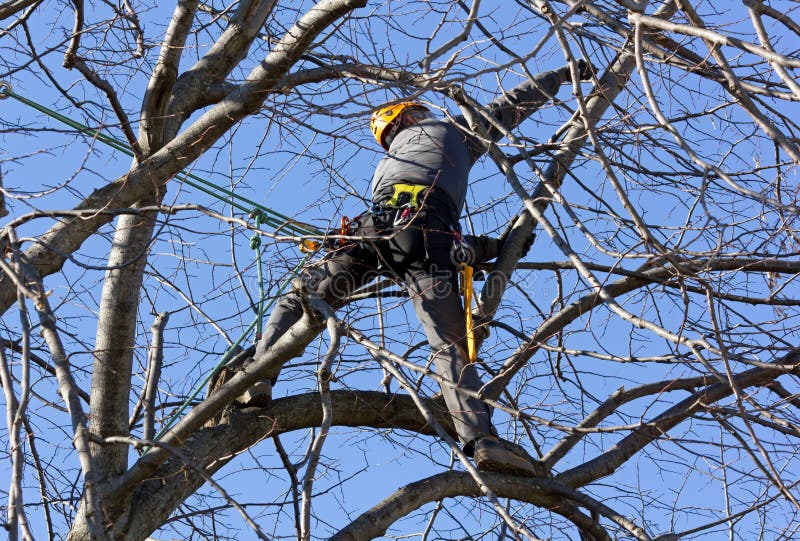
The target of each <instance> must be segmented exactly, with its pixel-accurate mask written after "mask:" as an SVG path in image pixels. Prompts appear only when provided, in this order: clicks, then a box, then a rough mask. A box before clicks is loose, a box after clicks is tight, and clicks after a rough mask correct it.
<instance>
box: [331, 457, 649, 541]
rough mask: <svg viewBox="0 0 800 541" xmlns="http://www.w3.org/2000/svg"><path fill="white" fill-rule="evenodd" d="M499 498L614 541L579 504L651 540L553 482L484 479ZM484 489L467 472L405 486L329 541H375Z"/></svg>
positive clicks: (502, 477) (493, 476)
mask: <svg viewBox="0 0 800 541" xmlns="http://www.w3.org/2000/svg"><path fill="white" fill-rule="evenodd" d="M482 475H483V476H484V478H485V480H486V482H487V483H488V484H489V486H490V487H491V488H492V490H493V491H494V492H496V493H497V495H498V496H500V497H503V498H513V499H515V500H519V501H523V502H528V503H530V504H532V505H536V506H539V507H544V508H547V509H550V510H552V511H553V512H555V513H558V514H560V515H563V516H565V517H567V518H568V519H569V520H570V521H572V522H573V523H574V524H575V525H576V526H578V527H579V528H580V529H581V530H584V531H586V532H589V533H591V534H592V535H594V536H595V537H596V538H597V539H598V540H599V539H609V536H608V534H607V533H606V532H605V531H604V530H603V529H602V528H601V527H600V526H599V524H597V522H595V521H594V520H592V519H591V518H589V517H587V516H585V515H583V514H581V513H580V512H578V511H577V509H576V508H575V506H574V503H573V502H575V503H579V504H580V505H582V506H585V507H588V508H590V509H592V510H597V511H600V513H601V514H603V515H604V516H606V517H608V518H610V519H612V520H614V521H615V522H617V524H619V525H620V526H622V527H624V528H625V529H627V530H628V531H629V532H630V533H631V534H633V535H634V536H635V537H636V539H641V540H649V539H650V537H649V536H648V535H647V534H646V533H645V532H644V530H643V529H641V528H640V527H638V526H636V525H635V524H633V523H631V522H630V521H629V520H627V519H625V518H624V517H623V516H622V515H620V514H619V513H616V512H615V511H613V510H611V509H609V508H608V507H607V506H605V505H604V504H602V503H600V502H598V501H596V500H593V499H592V498H589V497H588V496H586V495H584V494H580V493H578V492H576V491H574V490H571V489H569V488H567V487H564V486H563V485H559V483H557V482H555V481H552V480H550V479H528V478H522V477H517V476H512V475H504V474H499V473H484V474H482ZM480 495H481V490H480V488H479V487H478V485H477V484H476V483H475V481H474V479H472V478H471V477H470V475H469V474H468V473H466V472H455V471H450V472H445V473H441V474H438V475H434V476H433V477H429V478H427V479H423V480H421V481H416V482H414V483H411V484H409V485H406V486H404V487H402V488H401V489H400V490H398V491H397V492H395V493H394V494H392V495H391V496H390V497H388V498H386V499H385V500H384V501H382V502H380V503H379V504H377V505H376V506H375V507H373V508H372V509H370V510H369V511H367V512H365V513H364V514H362V515H361V516H359V517H357V518H356V519H355V520H353V521H352V522H351V523H350V524H348V525H347V526H346V527H345V528H343V529H342V530H340V531H339V532H337V533H336V534H335V535H334V536H333V537H331V538H330V539H329V541H363V540H365V539H375V538H376V537H381V536H383V535H384V534H385V533H386V530H387V529H388V528H389V526H391V525H392V523H394V522H395V521H396V520H398V519H400V518H402V517H404V516H406V515H408V514H409V513H411V512H413V511H414V510H415V509H418V508H420V507H422V506H423V505H425V504H426V503H429V502H434V501H437V500H441V499H444V498H454V497H458V496H466V497H472V498H474V497H478V496H480Z"/></svg>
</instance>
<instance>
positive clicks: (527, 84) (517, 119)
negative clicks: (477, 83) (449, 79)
mask: <svg viewBox="0 0 800 541" xmlns="http://www.w3.org/2000/svg"><path fill="white" fill-rule="evenodd" d="M578 71H579V73H580V77H581V80H588V79H591V78H592V76H593V74H594V72H595V70H594V67H593V66H592V65H591V64H590V63H588V62H586V61H585V60H583V59H581V60H579V61H578ZM569 80H570V72H569V66H564V67H563V68H561V69H558V70H555V71H545V72H542V73H539V74H537V75H535V76H534V77H533V78H532V79H528V80H527V81H524V82H522V83H520V84H519V85H517V86H516V87H514V88H512V89H511V90H509V91H508V92H504V93H503V95H501V96H499V97H497V98H496V99H494V100H492V101H491V102H489V103H488V104H487V105H486V110H487V111H488V113H489V114H490V115H491V116H492V117H494V118H495V119H496V120H497V121H499V122H500V123H501V124H502V125H503V126H504V127H505V128H507V129H509V130H512V129H514V128H516V127H517V126H519V125H520V124H521V123H522V122H523V121H524V120H525V119H526V118H528V117H529V116H530V115H531V114H533V113H534V112H535V111H536V110H537V109H539V108H540V107H541V106H542V105H544V104H545V103H547V102H548V101H550V100H551V99H553V97H555V95H556V94H557V93H558V90H559V88H560V87H561V85H562V84H563V83H565V82H567V81H569ZM478 118H479V120H481V121H482V123H483V128H484V129H485V130H486V133H487V135H488V136H489V138H490V139H491V140H492V141H497V140H499V139H500V138H501V137H502V136H503V134H502V133H501V132H500V130H498V129H497V128H495V127H494V126H493V125H491V123H489V122H488V121H486V119H484V118H483V117H482V116H479V117H478ZM471 146H472V148H471V154H472V155H473V159H474V160H477V159H478V158H479V157H480V156H481V155H483V153H484V152H486V147H485V145H484V143H482V142H480V141H477V140H476V141H473V145H471Z"/></svg>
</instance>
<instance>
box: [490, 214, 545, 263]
mask: <svg viewBox="0 0 800 541" xmlns="http://www.w3.org/2000/svg"><path fill="white" fill-rule="evenodd" d="M517 218H519V214H517V215H516V216H513V217H512V218H511V219H510V220H509V221H508V225H507V226H506V228H505V229H504V230H503V232H502V233H500V237H498V239H497V240H498V241H499V242H500V243H501V244H500V246H501V248H502V246H503V245H504V244H505V243H506V240H507V239H508V235H509V234H510V233H511V230H512V229H514V224H515V223H516V222H517ZM535 238H536V233H533V232H531V234H530V235H528V237H527V238H526V239H525V243H524V244H523V245H522V252H521V253H520V255H519V257H518V258H517V259H522V258H523V257H525V256H526V255H528V252H529V251H530V249H531V246H533V241H534V239H535Z"/></svg>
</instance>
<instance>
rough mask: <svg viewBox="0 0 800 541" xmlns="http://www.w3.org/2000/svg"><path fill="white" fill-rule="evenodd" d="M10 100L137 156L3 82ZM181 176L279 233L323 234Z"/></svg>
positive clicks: (1, 94)
mask: <svg viewBox="0 0 800 541" xmlns="http://www.w3.org/2000/svg"><path fill="white" fill-rule="evenodd" d="M6 98H14V99H15V100H17V101H19V102H20V103H24V104H25V105H27V106H29V107H31V108H32V109H35V110H36V111H39V112H40V113H43V114H45V115H47V116H49V117H50V118H53V119H55V120H58V121H59V122H61V123H62V124H65V125H67V126H69V127H70V128H72V129H74V130H75V131H77V132H79V133H82V134H84V135H86V136H87V137H91V138H92V139H94V140H96V141H100V142H101V143H103V144H105V145H107V146H109V147H111V148H113V149H114V150H117V151H119V152H122V153H123V154H125V155H126V156H130V157H133V152H131V149H130V148H128V147H127V145H126V144H125V143H123V142H122V141H120V140H118V139H114V138H113V137H109V136H108V135H106V134H104V133H102V132H101V131H100V130H99V129H93V128H90V127H89V126H86V125H85V124H81V123H80V122H78V121H76V120H73V119H71V118H69V117H68V116H65V115H62V114H61V113H59V112H57V111H54V110H52V109H50V108H48V107H45V106H44V105H41V104H39V103H37V102H35V101H33V100H29V99H28V98H26V97H24V96H21V95H19V94H17V93H16V92H14V91H13V90H12V88H11V85H10V84H9V83H7V82H5V81H0V99H6ZM180 176H181V178H180V180H181V181H182V182H183V183H184V184H186V185H188V186H191V187H192V188H195V189H197V190H200V191H202V192H204V193H206V194H208V195H210V196H212V197H215V198H217V199H219V200H220V201H222V202H224V203H227V204H229V205H231V206H232V207H234V208H236V209H239V210H241V211H243V212H246V213H250V212H251V211H253V210H256V209H257V210H259V211H261V213H262V214H261V216H262V219H261V223H262V224H264V225H268V226H270V227H274V228H275V229H276V230H278V231H285V232H286V233H288V234H291V235H297V236H303V235H321V234H322V232H321V231H320V230H319V229H317V228H316V227H314V226H312V225H310V224H306V223H303V222H300V221H298V220H295V219H293V218H289V217H288V216H286V215H284V214H281V213H280V212H278V211H276V210H274V209H271V208H269V207H266V206H264V205H261V204H260V203H257V202H255V201H253V200H251V199H248V198H247V197H244V196H242V195H239V194H237V193H236V192H234V191H231V190H228V189H226V188H223V187H222V186H219V185H217V184H214V183H213V182H210V181H208V180H206V179H204V178H202V177H199V176H197V175H195V174H193V173H187V172H183V173H181V174H180Z"/></svg>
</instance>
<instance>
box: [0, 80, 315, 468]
mask: <svg viewBox="0 0 800 541" xmlns="http://www.w3.org/2000/svg"><path fill="white" fill-rule="evenodd" d="M6 98H14V99H15V100H17V101H19V102H20V103H24V104H25V105H27V106H29V107H31V108H33V109H35V110H37V111H39V112H41V113H44V114H45V115H47V116H49V117H51V118H53V119H55V120H58V121H59V122H61V123H63V124H66V125H67V126H69V127H71V128H73V129H74V130H75V131H77V132H79V133H82V134H84V135H86V136H88V137H92V138H93V139H95V140H97V141H100V142H102V143H104V144H106V145H108V146H109V147H111V148H113V149H114V150H117V151H119V152H122V153H123V154H125V155H127V156H131V157H133V152H131V150H130V149H129V148H127V146H126V145H125V144H124V143H123V142H121V141H119V140H117V139H114V138H113V137H109V136H108V135H106V134H104V133H102V132H101V131H100V130H97V129H92V128H90V127H88V126H86V125H84V124H81V123H80V122H77V121H75V120H73V119H71V118H69V117H67V116H65V115H62V114H61V113H59V112H57V111H53V110H52V109H49V108H47V107H45V106H43V105H40V104H39V103H36V102H35V101H32V100H29V99H28V98H25V97H24V96H21V95H19V94H16V93H15V92H14V91H13V90H12V89H11V85H10V84H8V83H7V82H5V81H0V100H2V99H6ZM181 175H182V177H183V178H182V179H181V180H182V182H184V183H185V184H187V185H189V186H191V187H193V188H195V189H198V190H200V191H202V192H204V193H206V194H208V195H211V196H212V197H215V198H217V199H219V200H220V201H223V202H224V203H227V204H229V205H231V206H232V207H234V208H237V209H239V210H241V211H244V212H247V213H248V214H249V216H250V217H251V218H252V219H253V220H254V222H255V228H256V230H260V228H261V226H262V225H268V226H270V227H274V228H275V229H276V232H277V231H285V232H287V233H289V234H293V235H298V236H303V235H321V234H322V232H321V231H320V230H318V229H317V228H315V227H314V226H312V225H309V224H306V223H303V222H299V221H297V220H294V219H292V218H289V217H288V216H285V215H284V214H281V213H280V212H277V211H275V210H273V209H271V208H268V207H265V206H263V205H261V204H259V203H256V202H255V201H252V200H250V199H248V198H246V197H243V196H241V195H239V194H237V193H236V192H233V191H231V190H228V189H226V188H223V187H222V186H219V185H217V184H214V183H212V182H210V181H208V180H205V179H203V178H201V177H198V176H197V175H194V174H192V173H187V172H183V173H181ZM250 247H251V248H252V249H253V251H254V252H255V256H256V269H257V273H258V296H259V300H258V303H257V304H256V307H255V312H256V317H255V318H254V320H253V322H252V323H251V324H250V325H249V326H248V327H247V329H245V330H244V332H243V333H242V335H241V336H240V337H239V338H238V339H237V340H236V341H235V342H234V343H233V344H231V346H230V347H228V349H227V350H226V351H225V353H224V354H223V355H222V357H221V358H220V360H219V361H218V362H217V364H216V365H215V366H214V368H212V369H211V370H210V371H209V372H208V373H207V374H206V376H205V377H204V378H202V379H201V380H200V381H199V382H198V383H197V384H196V385H195V387H194V389H193V390H192V392H191V393H190V394H189V396H188V397H187V398H186V400H185V401H184V402H183V403H182V404H181V405H180V407H178V409H177V410H175V411H174V412H173V413H172V415H170V417H169V418H168V419H167V420H166V421H165V422H164V424H163V426H162V427H161V430H160V431H159V432H158V434H156V436H155V441H158V440H159V439H161V438H162V437H163V436H164V434H166V433H167V432H168V431H169V429H170V428H171V427H172V426H173V425H174V424H175V422H176V421H177V420H178V418H179V417H180V416H181V415H182V414H183V412H184V411H185V410H186V408H188V407H189V405H190V404H191V403H192V402H193V401H194V400H195V398H196V397H197V395H198V394H200V392H201V391H202V390H203V389H204V388H205V387H206V386H207V385H208V382H209V381H211V379H212V378H213V377H214V376H215V375H216V374H217V373H218V372H219V371H220V369H221V368H222V367H223V366H224V365H225V363H227V362H228V361H229V360H230V359H231V356H232V355H233V354H234V353H235V352H236V351H237V350H238V349H239V348H240V347H241V345H242V343H244V341H245V340H246V339H247V337H248V336H249V335H250V333H251V332H252V331H253V329H256V341H257V340H260V338H261V333H262V330H263V318H264V314H265V312H266V311H267V310H269V309H270V308H271V307H272V304H273V303H274V302H275V299H277V298H278V297H279V296H280V295H281V294H282V293H283V291H284V290H285V289H286V287H287V286H288V285H289V283H291V281H292V280H293V279H294V277H295V276H297V274H298V273H299V272H300V269H302V268H303V266H304V265H305V264H306V263H307V262H308V260H309V258H310V257H311V256H312V255H313V254H311V253H309V254H306V256H305V257H304V258H303V259H302V260H301V261H300V262H299V263H297V265H295V267H294V268H293V269H292V270H291V271H290V272H289V273H288V274H287V277H286V278H285V279H284V280H283V283H281V285H280V286H279V287H278V291H277V294H276V295H274V296H273V297H272V298H271V300H270V301H269V302H268V303H266V304H265V300H266V291H265V290H264V275H263V266H262V261H261V236H260V235H259V233H258V231H257V232H256V233H254V235H253V236H252V238H251V239H250ZM145 452H147V451H146V450H145Z"/></svg>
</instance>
